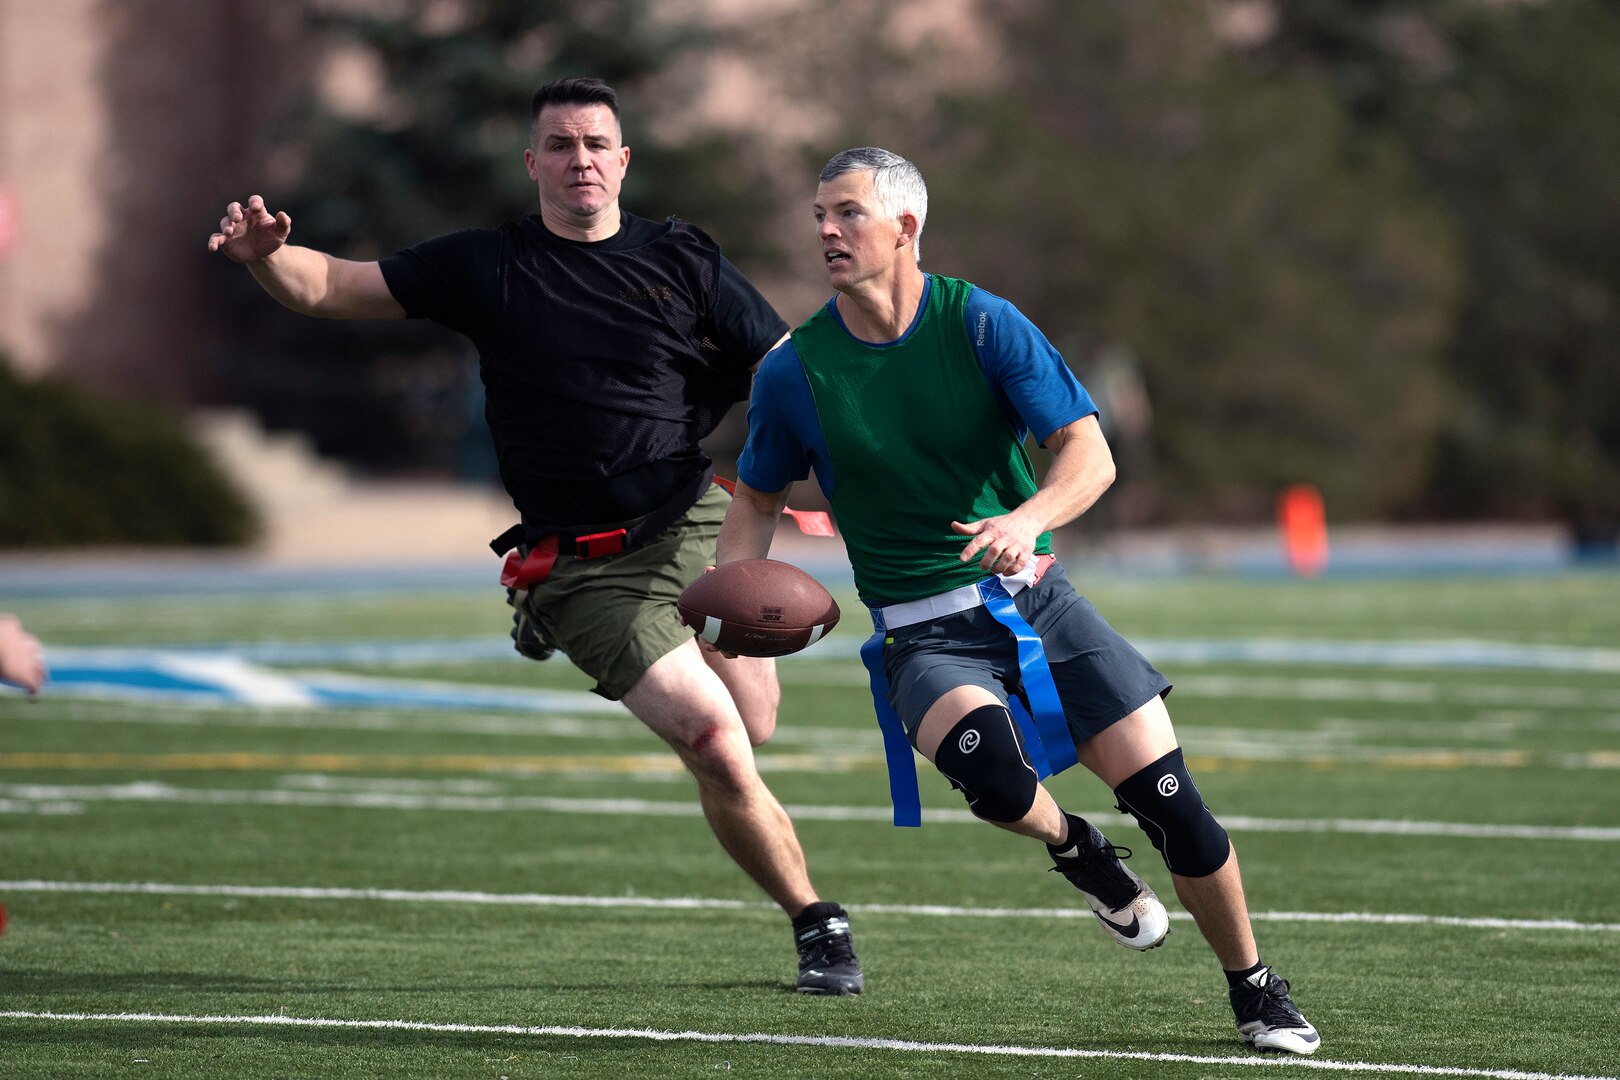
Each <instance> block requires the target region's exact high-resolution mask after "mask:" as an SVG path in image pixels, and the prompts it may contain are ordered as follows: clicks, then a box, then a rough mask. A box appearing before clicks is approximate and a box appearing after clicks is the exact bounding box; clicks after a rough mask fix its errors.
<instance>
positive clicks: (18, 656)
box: [0, 615, 45, 694]
mask: <svg viewBox="0 0 1620 1080" xmlns="http://www.w3.org/2000/svg"><path fill="white" fill-rule="evenodd" d="M0 680H4V681H6V682H9V683H15V684H16V685H17V686H20V687H22V688H23V689H24V690H27V691H28V692H29V693H30V694H37V693H39V688H40V687H41V686H43V685H44V683H45V658H44V656H43V655H42V654H41V652H40V648H39V639H38V638H36V637H34V635H32V634H30V633H28V631H26V630H24V629H23V628H22V623H20V622H18V621H17V620H16V619H15V618H13V617H12V616H10V615H0Z"/></svg>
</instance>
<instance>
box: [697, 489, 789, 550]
mask: <svg viewBox="0 0 1620 1080" xmlns="http://www.w3.org/2000/svg"><path fill="white" fill-rule="evenodd" d="M786 505H787V491H786V489H784V490H782V491H779V492H776V493H775V494H771V493H769V492H763V491H755V490H754V489H753V488H751V487H749V486H748V485H747V484H744V483H741V482H738V484H737V490H736V493H735V494H734V495H733V496H732V499H731V506H730V508H728V509H727V510H726V520H725V523H724V524H723V525H721V527H720V539H719V541H718V542H717V543H716V546H715V556H714V563H715V565H716V566H724V565H726V564H727V563H734V562H741V561H742V560H743V559H763V558H765V557H766V556H767V555H769V554H770V553H771V540H772V539H773V538H774V537H775V535H776V522H777V520H778V519H779V518H780V517H781V516H782V507H784V506H786Z"/></svg>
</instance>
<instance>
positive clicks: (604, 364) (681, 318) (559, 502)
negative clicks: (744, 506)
mask: <svg viewBox="0 0 1620 1080" xmlns="http://www.w3.org/2000/svg"><path fill="white" fill-rule="evenodd" d="M381 266H382V273H383V279H384V280H385V281H386V282H387V283H388V288H389V290H390V291H391V292H392V293H393V294H394V298H395V299H396V300H398V301H399V304H400V306H401V307H403V308H404V309H405V313H406V314H407V315H408V316H410V317H411V318H427V319H432V320H433V321H435V322H438V323H443V324H444V325H445V326H448V327H450V328H451V329H452V330H457V331H459V332H461V333H463V334H465V335H467V337H469V338H470V339H471V340H472V342H473V344H474V345H475V346H476V347H477V349H478V355H479V370H480V372H481V374H482V377H483V381H484V388H485V406H484V415H485V417H486V418H487V419H488V421H489V428H490V433H491V435H492V436H493V437H494V440H495V452H496V456H497V458H498V460H499V462H500V469H501V479H502V481H503V482H504V483H505V485H506V490H507V491H508V492H509V493H510V494H511V496H512V501H513V503H515V504H516V506H517V508H518V512H519V513H520V514H521V515H522V517H523V521H524V523H525V524H526V525H528V526H530V527H531V528H538V529H543V530H545V531H570V530H571V531H576V532H577V531H585V530H586V529H588V528H591V527H596V526H601V527H612V526H616V525H619V524H622V523H624V522H626V521H630V520H632V519H634V518H638V517H641V516H642V515H644V514H647V513H649V512H650V511H652V510H654V509H656V508H658V507H659V506H661V505H663V504H664V503H665V502H666V501H668V500H669V499H670V498H671V497H672V496H674V495H675V494H676V493H677V492H679V490H680V488H681V487H682V486H683V485H686V484H690V483H692V482H694V481H695V480H696V478H697V476H698V475H699V474H700V473H701V472H702V471H703V469H704V468H705V466H706V461H705V458H704V456H703V452H702V451H701V450H700V449H699V448H698V440H700V439H702V438H703V437H704V436H706V435H708V434H709V433H710V432H711V431H713V430H714V428H715V425H717V424H718V423H719V422H720V419H721V417H723V416H724V415H725V412H726V409H727V408H728V407H729V406H730V405H731V404H732V403H733V402H736V401H740V400H742V399H743V398H744V397H746V396H747V394H748V382H749V369H750V368H752V367H753V365H754V364H755V363H756V362H757V361H758V360H759V358H760V357H761V356H763V355H764V354H765V352H766V350H768V349H769V348H770V347H771V346H772V345H774V344H775V343H776V341H777V340H778V339H779V338H780V337H781V336H782V335H783V334H785V333H787V330H788V327H787V324H786V323H785V322H783V321H782V319H781V317H780V316H778V315H777V313H776V311H775V310H774V309H772V307H771V305H770V304H769V302H767V301H766V300H765V298H764V297H763V296H761V295H760V294H759V291H758V290H756V289H755V288H754V287H753V286H752V285H750V284H749V283H748V281H747V279H745V278H744V277H743V276H742V275H741V274H740V273H738V272H737V270H736V269H735V268H734V267H733V266H732V265H731V264H730V263H729V262H727V261H726V259H725V258H724V256H722V255H721V253H720V247H719V245H717V244H716V243H715V242H714V241H713V240H712V239H710V238H709V236H708V235H707V234H706V233H704V232H703V230H701V229H699V228H697V227H696V226H693V225H689V224H687V223H685V222H679V221H676V220H674V219H673V218H672V219H670V220H668V221H652V220H649V219H647V218H642V217H637V216H635V215H633V214H625V215H623V224H622V225H621V227H620V230H619V232H618V234H617V235H616V236H613V237H612V238H610V239H607V240H601V241H597V242H594V243H585V242H582V241H577V240H567V239H564V238H563V237H560V236H557V235H556V234H554V233H552V232H551V231H550V230H548V229H547V228H546V227H545V226H544V225H543V224H542V223H541V221H540V217H539V215H536V214H531V215H529V216H528V217H525V218H523V219H521V220H519V221H514V222H510V223H508V224H506V225H503V226H501V227H500V228H498V229H467V230H464V231H462V232H454V233H449V234H447V235H445V236H440V237H438V238H436V239H433V240H428V241H426V242H424V243H421V244H418V245H416V246H415V247H411V248H407V249H406V250H404V251H401V252H399V253H398V254H397V255H392V256H390V257H388V258H386V259H384V260H382V263H381Z"/></svg>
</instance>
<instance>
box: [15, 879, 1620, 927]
mask: <svg viewBox="0 0 1620 1080" xmlns="http://www.w3.org/2000/svg"><path fill="white" fill-rule="evenodd" d="M0 893H78V894H89V895H101V896H108V895H111V896H225V897H232V898H235V899H251V900H348V901H376V902H382V903H393V904H476V905H487V906H496V907H557V908H657V909H676V910H686V911H710V910H719V911H737V910H744V909H755V910H759V911H775V910H776V907H775V906H774V905H772V904H768V903H766V902H765V901H762V900H725V899H719V898H714V897H701V896H673V897H654V896H567V895H561V894H555V893H491V892H477V891H472V890H465V889H346V888H337V887H322V886H312V885H179V884H170V883H165V882H156V881H39V880H26V881H0ZM849 908H850V910H852V911H857V912H860V913H861V914H863V915H905V916H931V917H939V918H947V919H963V918H973V919H1082V920H1089V919H1090V918H1091V912H1090V910H1089V909H1085V908H998V907H955V906H951V905H946V904H862V903H851V904H850V905H849ZM1170 917H1171V918H1172V919H1178V920H1181V921H1191V919H1192V916H1190V915H1188V914H1187V913H1186V912H1184V911H1172V912H1170ZM1249 917H1250V918H1251V919H1253V920H1255V921H1257V922H1276V923H1296V922H1297V923H1357V924H1374V925H1379V926H1450V927H1459V928H1462V929H1469V930H1552V931H1565V930H1568V931H1577V932H1580V933H1593V932H1596V933H1620V923H1590V922H1577V921H1575V920H1573V919H1503V918H1495V917H1489V916H1487V917H1474V918H1468V917H1464V916H1459V915H1416V914H1408V913H1400V912H1395V913H1382V912H1371V911H1255V912H1250V915H1249Z"/></svg>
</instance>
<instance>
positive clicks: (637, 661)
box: [514, 485, 731, 701]
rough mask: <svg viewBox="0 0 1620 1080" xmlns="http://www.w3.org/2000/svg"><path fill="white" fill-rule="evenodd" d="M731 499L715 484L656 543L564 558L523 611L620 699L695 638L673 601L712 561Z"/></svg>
mask: <svg viewBox="0 0 1620 1080" xmlns="http://www.w3.org/2000/svg"><path fill="white" fill-rule="evenodd" d="M730 503H731V496H730V495H728V494H726V492H725V490H724V489H723V488H721V487H720V486H719V485H712V486H710V488H709V490H708V491H706V492H704V493H703V497H702V498H700V499H698V501H697V503H696V505H694V506H693V507H692V509H690V510H688V511H687V512H686V516H685V517H683V518H681V519H680V520H679V521H677V522H676V523H675V524H673V525H671V526H670V527H669V528H667V529H665V530H664V531H663V532H661V533H659V534H658V535H657V536H656V537H654V538H653V540H652V541H651V542H650V543H647V544H645V545H643V546H641V547H639V548H636V549H635V550H634V551H626V552H623V553H622V554H619V555H607V556H603V557H602V558H600V559H576V558H574V557H573V556H570V555H561V556H558V558H557V563H556V565H555V566H554V567H552V570H551V576H550V577H548V578H546V580H545V581H543V582H541V583H540V584H538V585H535V586H533V587H531V588H530V589H529V590H528V594H527V596H526V597H524V599H523V600H522V603H523V604H524V610H525V611H526V612H527V613H528V615H529V617H530V618H531V619H533V620H534V621H535V622H536V623H537V624H538V625H539V629H540V631H541V632H542V633H543V634H544V635H545V637H546V638H547V639H548V642H549V644H552V645H555V646H556V647H557V648H559V649H561V650H562V651H563V652H564V653H566V654H567V656H568V659H570V660H572V661H573V662H574V665H575V666H576V667H578V668H579V669H580V670H581V671H583V672H585V674H587V675H589V676H590V677H591V678H593V679H595V680H596V686H595V688H594V689H595V691H596V693H598V694H601V695H602V696H603V697H605V698H607V699H608V700H610V701H617V700H619V699H620V698H621V697H623V696H624V694H625V691H627V690H629V689H630V688H631V687H632V686H634V685H635V684H636V680H637V679H640V678H641V676H642V675H643V674H645V673H646V671H647V669H648V668H650V667H652V665H653V663H654V661H656V660H658V658H659V657H661V656H664V655H665V654H666V653H669V652H671V651H673V650H674V649H676V648H678V647H680V646H681V645H682V644H684V643H685V642H687V641H689V640H690V639H691V638H692V636H693V635H692V631H691V630H689V629H688V628H687V627H685V626H682V625H681V618H680V615H679V614H678V613H677V612H676V610H675V600H676V598H677V597H679V596H680V595H681V590H683V589H685V588H686V587H687V586H688V585H690V584H691V583H692V582H693V581H695V580H697V579H698V578H699V577H700V576H702V574H703V568H704V567H706V566H712V565H714V541H715V537H717V536H718V535H720V523H721V522H722V521H724V520H725V516H726V507H727V506H729V505H730ZM520 595H521V594H520ZM516 602H518V601H517V600H515V599H514V603H516Z"/></svg>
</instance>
